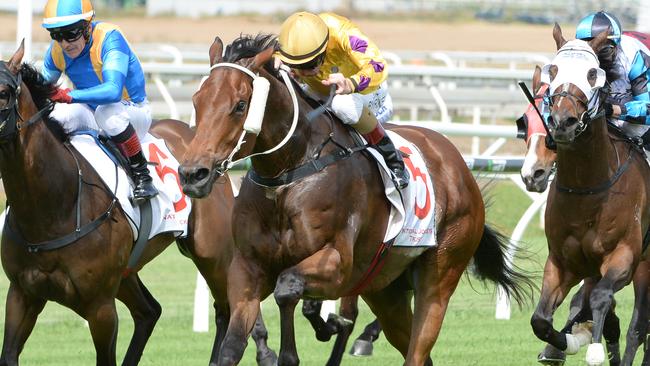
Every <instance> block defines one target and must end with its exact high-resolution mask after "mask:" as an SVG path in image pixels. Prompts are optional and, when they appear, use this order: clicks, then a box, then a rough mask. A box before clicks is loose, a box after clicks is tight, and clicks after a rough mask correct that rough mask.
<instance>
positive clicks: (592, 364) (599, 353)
mask: <svg viewBox="0 0 650 366" xmlns="http://www.w3.org/2000/svg"><path fill="white" fill-rule="evenodd" d="M585 360H586V361H587V365H589V366H601V365H602V364H604V363H605V348H603V345H602V344H601V343H592V344H590V345H589V348H587V356H586V357H585Z"/></svg>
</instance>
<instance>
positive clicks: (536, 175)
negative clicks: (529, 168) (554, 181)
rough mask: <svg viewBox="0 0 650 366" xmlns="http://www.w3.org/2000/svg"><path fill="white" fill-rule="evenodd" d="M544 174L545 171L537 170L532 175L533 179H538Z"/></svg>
mask: <svg viewBox="0 0 650 366" xmlns="http://www.w3.org/2000/svg"><path fill="white" fill-rule="evenodd" d="M544 172H545V171H544V170H543V169H537V170H535V173H533V176H534V177H535V179H538V178H540V177H543V176H544Z"/></svg>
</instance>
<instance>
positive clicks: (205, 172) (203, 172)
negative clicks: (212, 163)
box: [194, 168, 210, 182]
mask: <svg viewBox="0 0 650 366" xmlns="http://www.w3.org/2000/svg"><path fill="white" fill-rule="evenodd" d="M209 175H210V169H208V168H199V169H197V170H196V173H194V178H195V179H196V181H198V182H200V181H202V180H204V179H205V178H207V177H208V176H209Z"/></svg>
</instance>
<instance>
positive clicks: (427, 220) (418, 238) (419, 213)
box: [368, 131, 437, 249]
mask: <svg viewBox="0 0 650 366" xmlns="http://www.w3.org/2000/svg"><path fill="white" fill-rule="evenodd" d="M387 133H388V134H389V135H390V138H391V140H392V141H393V144H395V147H396V148H398V149H399V150H400V151H402V152H403V153H405V154H404V164H405V166H406V168H407V169H408V170H409V173H411V174H410V175H411V177H410V180H409V184H408V186H406V188H404V189H402V191H401V192H400V191H399V190H397V188H395V185H394V184H393V181H392V179H391V175H390V174H391V173H390V170H389V169H388V167H387V166H386V163H385V162H384V159H383V158H382V157H381V155H380V154H379V153H378V152H376V151H375V150H374V149H371V148H369V149H368V151H370V152H371V153H372V155H373V156H374V157H375V159H376V160H377V164H378V165H379V168H380V169H379V170H380V172H381V176H382V179H383V181H384V187H385V192H386V197H387V198H388V201H389V202H390V204H391V211H390V215H389V217H388V226H387V230H386V235H385V236H384V243H388V242H389V241H390V240H391V239H393V238H394V240H393V243H392V245H393V246H403V247H419V248H423V249H424V248H427V247H432V246H436V245H437V243H436V220H435V207H436V204H435V203H436V200H435V195H434V189H433V181H432V180H431V177H430V176H429V171H428V170H427V167H426V164H425V163H424V160H423V159H422V154H421V153H420V151H419V150H418V149H417V148H416V147H415V145H413V144H412V143H410V142H409V141H407V140H405V139H404V138H402V137H401V136H399V135H398V134H396V133H394V132H392V131H387ZM400 193H401V195H400Z"/></svg>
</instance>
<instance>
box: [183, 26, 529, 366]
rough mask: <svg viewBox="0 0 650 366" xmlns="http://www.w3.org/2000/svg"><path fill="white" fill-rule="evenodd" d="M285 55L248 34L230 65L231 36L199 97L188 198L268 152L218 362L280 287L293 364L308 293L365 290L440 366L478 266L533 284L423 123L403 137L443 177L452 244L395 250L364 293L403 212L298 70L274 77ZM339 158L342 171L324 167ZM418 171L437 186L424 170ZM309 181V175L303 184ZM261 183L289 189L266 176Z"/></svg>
mask: <svg viewBox="0 0 650 366" xmlns="http://www.w3.org/2000/svg"><path fill="white" fill-rule="evenodd" d="M276 47H277V43H276V41H275V38H274V37H272V36H264V35H260V36H258V37H255V38H253V37H246V36H244V37H241V38H239V39H237V40H235V41H234V42H233V43H232V44H231V45H229V46H228V47H227V48H226V52H225V55H224V56H223V57H222V48H223V45H222V43H221V40H219V39H218V38H217V39H216V40H215V42H214V44H213V45H212V46H211V48H210V60H211V64H212V65H213V67H212V70H211V72H210V75H209V77H208V79H207V80H206V81H205V83H204V84H203V86H202V87H201V89H200V90H199V91H198V92H197V93H196V94H195V95H194V105H195V107H196V110H197V134H196V137H195V138H194V140H193V141H192V144H191V145H190V147H189V148H188V151H187V153H186V154H185V156H184V159H183V160H184V162H183V164H182V165H181V167H180V168H179V173H180V175H181V181H182V183H183V189H184V191H185V192H186V193H187V194H189V195H191V196H193V197H204V196H206V195H207V194H209V192H210V190H211V187H212V183H213V182H214V181H215V179H217V177H219V176H220V175H221V174H224V173H225V172H226V171H227V169H228V168H230V166H231V165H232V160H233V159H237V158H243V157H246V156H251V155H249V154H251V153H253V154H257V155H254V156H252V166H253V168H252V170H251V172H249V174H248V175H247V177H246V179H245V180H244V182H243V184H242V187H241V190H240V193H239V196H238V198H237V200H236V202H235V208H234V212H233V231H234V234H235V243H236V247H235V254H234V259H233V262H232V264H231V266H230V270H229V281H230V282H229V285H228V289H229V291H228V299H229V302H230V306H231V307H230V308H231V317H230V324H229V325H228V331H227V334H226V338H225V340H224V343H223V347H222V349H221V352H220V358H219V363H218V365H233V364H237V363H238V362H239V361H240V360H241V357H242V355H243V352H244V347H245V345H246V338H247V336H248V334H249V333H250V331H251V329H252V327H253V324H254V320H255V318H256V316H257V312H258V311H259V303H260V301H261V300H262V299H264V298H265V297H267V296H268V295H269V294H270V293H271V292H273V293H274V297H275V300H276V302H277V304H278V306H279V308H280V316H281V328H282V329H281V351H280V355H279V364H280V365H297V364H298V362H299V360H298V354H297V350H296V345H295V338H294V337H295V335H294V324H293V321H294V319H293V313H294V309H295V306H296V304H297V303H298V301H299V300H300V299H301V298H303V297H304V298H321V299H322V298H330V299H336V298H339V297H342V296H345V295H350V294H355V293H360V294H361V296H362V297H363V299H364V300H365V301H366V303H367V304H368V305H369V306H370V308H371V310H372V311H373V313H374V314H375V315H376V316H377V318H378V319H379V322H380V323H381V326H382V328H383V330H384V332H385V335H386V338H387V339H388V341H389V342H390V343H391V344H392V345H393V346H394V347H395V348H396V349H397V350H399V352H400V353H402V355H403V356H404V358H405V360H406V364H407V365H425V364H429V365H430V364H431V359H430V357H429V353H430V351H431V349H432V347H433V345H434V343H435V341H436V339H437V337H438V335H439V332H440V327H441V325H442V320H443V317H444V314H445V312H446V310H447V305H448V302H449V298H450V297H451V295H452V293H453V292H454V290H455V288H456V286H457V284H458V281H459V279H460V277H461V275H462V273H463V272H464V271H465V268H466V267H467V265H468V264H469V262H470V260H471V259H472V258H474V263H475V265H476V269H477V272H478V273H479V275H480V276H481V277H482V278H487V279H490V280H492V281H495V282H496V283H499V284H500V285H502V286H504V288H505V289H506V291H507V292H508V293H509V294H510V295H514V298H515V299H516V300H518V301H523V300H524V299H525V297H526V294H525V287H523V286H524V285H525V284H528V285H532V283H531V282H530V280H529V279H528V278H527V277H526V276H524V275H522V274H521V273H519V272H516V271H515V270H514V269H512V268H511V267H509V266H508V263H507V261H506V259H505V253H504V248H505V245H506V243H505V241H503V238H502V237H500V236H499V235H498V234H497V233H496V232H495V231H493V230H492V229H490V228H489V227H488V226H486V225H485V223H484V215H485V208H484V204H483V199H482V197H481V192H480V190H479V188H478V186H477V184H476V182H475V180H474V177H473V176H472V174H471V172H470V171H469V169H468V168H467V166H466V165H465V163H464V161H463V158H462V156H461V155H460V153H459V152H458V151H457V150H456V148H455V147H454V146H453V145H452V144H451V143H450V142H449V141H448V140H447V139H445V138H444V137H443V136H442V135H440V134H438V133H435V132H433V131H430V130H427V129H423V128H417V127H399V128H396V129H395V130H394V131H396V132H398V133H400V134H401V135H402V136H404V137H405V138H407V139H408V140H410V141H412V142H414V143H415V144H416V146H418V148H419V150H420V151H421V152H422V154H423V155H424V160H425V162H426V164H427V167H428V169H429V173H430V175H431V177H432V179H433V181H434V186H435V187H436V202H435V205H432V208H434V209H435V212H436V215H437V220H436V222H437V225H438V226H437V234H438V246H437V247H434V248H421V249H411V248H404V247H393V248H390V252H389V254H387V255H385V256H384V257H383V262H381V263H380V266H381V265H383V266H382V267H381V271H380V272H379V273H377V276H375V277H374V279H373V281H372V282H370V283H365V284H366V285H367V286H366V287H365V288H361V287H363V286H358V285H359V284H360V283H361V282H362V280H363V278H364V277H365V275H366V274H368V273H369V272H368V269H370V268H371V267H372V271H374V270H377V268H376V267H374V265H373V262H374V263H377V261H378V258H380V257H382V254H381V253H379V252H378V248H382V247H383V246H382V245H381V243H382V239H383V236H384V232H385V229H386V225H387V217H388V213H389V204H388V201H387V200H386V198H385V196H384V187H383V185H382V183H381V178H380V176H379V171H378V169H377V167H376V165H375V163H374V162H373V161H371V160H370V159H369V158H368V157H367V156H366V155H365V154H363V153H354V152H353V151H355V142H354V141H353V138H352V137H351V135H350V134H349V131H348V130H347V129H346V128H345V126H343V125H342V124H340V123H338V122H335V121H333V120H332V119H330V118H329V117H328V116H326V115H320V116H318V117H316V118H315V119H314V120H313V121H311V122H308V121H307V118H306V113H307V112H308V111H310V110H312V109H313V107H312V106H311V105H310V104H308V102H307V101H306V99H305V98H303V96H298V97H296V96H295V94H294V93H295V86H294V84H293V83H292V82H291V81H289V77H288V76H287V73H286V72H284V71H282V72H281V76H282V79H283V80H284V83H283V82H282V81H280V80H279V79H278V77H276V72H275V71H274V70H272V65H271V64H272V63H271V62H270V61H271V57H272V55H273V53H274V52H275V49H276ZM223 60H225V61H226V62H227V63H222V61H223ZM235 62H236V64H234V63H235ZM251 74H252V75H253V76H255V77H256V78H257V77H258V76H257V75H259V77H263V78H265V79H267V80H268V82H269V83H270V91H269V93H268V100H267V102H266V113H265V114H264V117H263V123H262V124H261V131H260V132H259V135H257V136H255V135H253V134H251V133H245V132H244V130H243V126H244V119H245V118H246V117H247V115H248V114H251V115H252V114H253V113H249V108H254V109H256V108H259V107H260V105H255V104H254V103H251V105H249V102H250V101H251V96H252V95H253V88H252V84H251V78H250V76H251ZM258 96H259V95H258ZM257 111H258V112H256V113H259V109H258V110H257ZM285 142H288V143H286V144H285ZM238 149H240V150H239V151H238ZM337 156H338V157H340V158H336V157H337ZM323 159H324V160H323ZM332 160H333V161H335V162H336V163H332V164H326V163H325V162H324V161H332ZM337 160H338V161H337ZM321 164H322V165H321ZM309 166H314V167H315V169H314V170H311V168H309ZM296 168H297V169H296ZM304 172H307V173H306V174H302V173H304ZM412 173H413V174H417V175H418V176H419V177H420V178H418V179H426V178H423V176H424V175H423V172H420V171H417V172H412ZM251 174H254V175H255V176H256V177H257V178H253V177H252V176H251ZM295 174H297V175H299V176H301V179H297V180H294V179H291V177H292V176H294V175H295ZM260 177H261V179H262V180H265V181H269V182H275V183H278V182H280V183H279V184H265V185H261V184H259V183H256V182H254V181H253V179H256V181H258V182H259V181H260ZM373 258H374V260H373ZM520 281H523V282H520ZM413 291H414V293H415V308H414V310H412V309H411V293H412V292H413Z"/></svg>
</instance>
